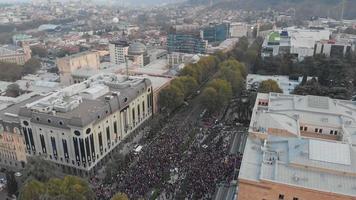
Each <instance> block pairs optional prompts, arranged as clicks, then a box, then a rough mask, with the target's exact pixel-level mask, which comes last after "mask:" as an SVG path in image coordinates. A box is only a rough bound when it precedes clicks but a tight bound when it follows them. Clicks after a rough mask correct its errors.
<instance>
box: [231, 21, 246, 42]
mask: <svg viewBox="0 0 356 200" xmlns="http://www.w3.org/2000/svg"><path fill="white" fill-rule="evenodd" d="M247 32H248V26H247V24H246V23H243V22H236V23H231V24H230V36H231V37H233V38H234V37H236V38H240V37H244V36H246V37H247Z"/></svg>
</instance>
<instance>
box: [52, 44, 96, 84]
mask: <svg viewBox="0 0 356 200" xmlns="http://www.w3.org/2000/svg"><path fill="white" fill-rule="evenodd" d="M99 66H100V58H99V53H98V52H91V51H86V52H81V53H77V54H73V55H70V56H65V57H63V58H58V59H57V67H58V70H59V75H60V81H61V83H62V84H63V85H65V86H69V85H71V84H74V83H75V82H74V80H73V79H72V76H71V74H72V72H73V71H75V70H77V69H81V68H91V69H99Z"/></svg>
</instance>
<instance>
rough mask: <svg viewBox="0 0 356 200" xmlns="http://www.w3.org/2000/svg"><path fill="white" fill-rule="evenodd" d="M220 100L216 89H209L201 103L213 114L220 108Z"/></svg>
mask: <svg viewBox="0 0 356 200" xmlns="http://www.w3.org/2000/svg"><path fill="white" fill-rule="evenodd" d="M218 98H219V97H218V92H217V91H216V90H215V88H213V87H207V88H205V89H204V91H203V93H202V96H201V103H202V105H203V106H204V107H205V108H206V109H207V110H208V111H209V113H212V112H214V111H215V110H216V109H217V108H218V106H219V102H218Z"/></svg>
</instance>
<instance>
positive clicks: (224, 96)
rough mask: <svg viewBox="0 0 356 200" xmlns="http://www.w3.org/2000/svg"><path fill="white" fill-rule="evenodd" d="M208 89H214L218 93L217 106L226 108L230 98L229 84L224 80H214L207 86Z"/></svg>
mask: <svg viewBox="0 0 356 200" xmlns="http://www.w3.org/2000/svg"><path fill="white" fill-rule="evenodd" d="M208 87H212V88H214V89H215V90H216V91H217V93H218V101H217V104H218V106H219V107H223V106H226V105H227V103H228V102H229V100H230V99H231V97H232V89H231V84H230V83H229V82H227V81H226V80H222V79H214V80H213V81H211V82H210V83H209V85H208Z"/></svg>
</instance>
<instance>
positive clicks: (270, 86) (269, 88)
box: [258, 79, 283, 93]
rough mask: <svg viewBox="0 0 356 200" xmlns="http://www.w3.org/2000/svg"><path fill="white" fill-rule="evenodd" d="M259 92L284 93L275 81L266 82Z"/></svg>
mask: <svg viewBox="0 0 356 200" xmlns="http://www.w3.org/2000/svg"><path fill="white" fill-rule="evenodd" d="M258 92H262V93H270V92H277V93H282V92H283V91H282V89H281V88H280V87H279V86H278V84H277V82H276V81H274V80H271V79H269V80H265V81H262V82H261V83H260V86H259V87H258Z"/></svg>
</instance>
